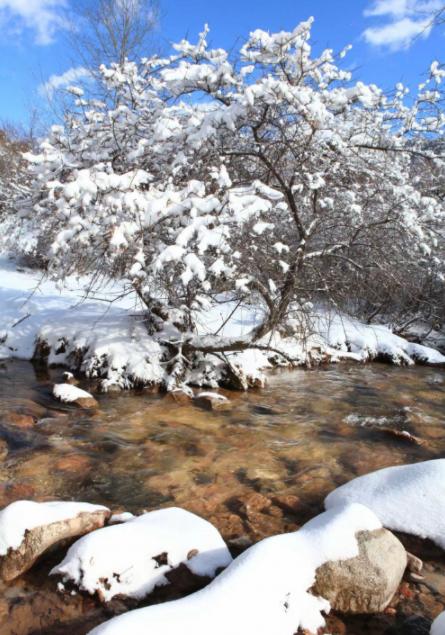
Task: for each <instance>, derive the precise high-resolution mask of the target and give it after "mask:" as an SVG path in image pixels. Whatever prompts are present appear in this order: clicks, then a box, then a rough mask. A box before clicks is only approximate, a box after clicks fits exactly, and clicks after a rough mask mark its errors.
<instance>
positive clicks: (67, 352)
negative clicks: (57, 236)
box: [0, 257, 164, 390]
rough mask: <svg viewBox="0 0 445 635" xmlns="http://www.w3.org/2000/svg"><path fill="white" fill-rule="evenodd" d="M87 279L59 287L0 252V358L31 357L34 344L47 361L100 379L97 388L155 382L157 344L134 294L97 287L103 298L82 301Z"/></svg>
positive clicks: (158, 355) (159, 369) (157, 379)
mask: <svg viewBox="0 0 445 635" xmlns="http://www.w3.org/2000/svg"><path fill="white" fill-rule="evenodd" d="M88 283H89V281H88V280H85V279H83V280H82V279H81V280H71V279H70V280H68V281H67V286H66V287H64V288H63V289H59V288H57V286H56V285H55V284H54V283H53V282H51V281H50V280H46V279H44V278H43V276H42V274H41V273H39V272H36V271H26V270H25V271H17V270H16V268H15V265H14V264H13V263H12V262H11V261H9V260H7V259H5V258H1V257H0V359H2V358H3V359H5V358H9V357H14V358H17V359H31V358H32V357H33V356H34V353H35V349H36V344H37V343H38V342H44V343H45V345H46V346H47V347H48V349H49V357H48V363H49V364H60V365H66V366H67V367H71V368H72V369H75V370H79V371H80V372H82V373H85V374H86V375H87V376H89V377H100V378H102V379H103V382H102V383H103V388H104V389H105V390H106V389H107V388H109V387H111V386H114V385H117V386H119V387H121V388H130V387H131V386H132V385H134V384H137V383H141V384H149V383H160V382H161V381H162V379H163V378H164V369H163V367H162V365H161V364H160V358H161V355H162V352H163V351H162V348H161V346H160V345H159V344H158V343H157V342H155V341H154V340H153V338H152V337H150V336H149V335H148V333H147V329H146V328H145V322H144V316H143V314H142V313H140V312H137V311H136V312H135V313H130V311H129V309H132V308H134V302H135V300H134V297H132V296H131V295H127V296H126V298H125V299H124V300H119V301H118V300H116V304H113V305H110V304H109V302H110V301H111V300H113V299H117V298H119V296H120V295H121V294H122V293H123V289H122V287H119V286H113V285H109V286H108V287H107V288H105V289H104V290H103V295H104V297H105V299H106V300H107V302H105V303H104V302H101V301H83V300H82V299H83V298H84V294H85V291H84V289H85V288H87V287H88ZM79 360H80V361H79Z"/></svg>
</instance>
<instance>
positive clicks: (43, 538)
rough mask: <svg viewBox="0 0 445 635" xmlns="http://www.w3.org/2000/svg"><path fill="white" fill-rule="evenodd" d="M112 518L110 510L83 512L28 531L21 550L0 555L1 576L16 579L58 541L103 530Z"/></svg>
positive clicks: (8, 579) (7, 580) (6, 580)
mask: <svg viewBox="0 0 445 635" xmlns="http://www.w3.org/2000/svg"><path fill="white" fill-rule="evenodd" d="M109 517H110V512H109V511H108V510H98V511H94V512H82V513H80V514H78V515H77V516H76V517H75V518H70V519H67V520H62V521H58V522H54V523H50V524H49V525H43V526H41V527H35V528H34V529H30V530H28V531H27V532H26V533H25V538H24V539H23V541H22V544H21V545H20V546H19V547H18V549H14V550H12V549H10V550H9V551H8V553H7V554H6V555H5V556H2V557H0V578H1V579H2V580H4V581H5V582H9V581H10V580H14V579H15V578H17V577H18V576H19V575H21V574H22V573H24V572H25V571H27V570H28V569H30V568H31V567H32V565H33V564H34V562H35V561H36V560H37V558H38V557H39V556H41V555H42V554H43V553H44V552H45V551H46V550H47V549H49V548H50V547H52V546H53V545H55V544H56V543H58V542H60V541H61V540H65V539H67V538H75V537H78V536H83V535H84V534H87V533H89V532H90V531H94V530H95V529H99V528H100V527H103V526H104V524H105V523H106V521H107V520H108V518H109Z"/></svg>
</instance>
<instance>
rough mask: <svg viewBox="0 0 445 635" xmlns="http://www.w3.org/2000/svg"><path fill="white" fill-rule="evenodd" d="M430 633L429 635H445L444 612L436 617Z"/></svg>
mask: <svg viewBox="0 0 445 635" xmlns="http://www.w3.org/2000/svg"><path fill="white" fill-rule="evenodd" d="M430 632H431V635H445V611H444V612H443V613H440V615H438V616H437V617H436V619H435V620H434V622H433V623H432V625H431V631H430Z"/></svg>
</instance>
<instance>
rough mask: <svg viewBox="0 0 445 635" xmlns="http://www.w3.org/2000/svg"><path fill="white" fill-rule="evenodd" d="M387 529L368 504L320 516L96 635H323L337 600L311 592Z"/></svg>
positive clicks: (105, 626)
mask: <svg viewBox="0 0 445 635" xmlns="http://www.w3.org/2000/svg"><path fill="white" fill-rule="evenodd" d="M380 527H381V525H380V523H379V521H378V520H377V518H376V517H375V516H374V514H373V513H372V512H371V511H369V510H368V509H366V508H365V507H363V506H362V505H349V506H347V507H344V508H342V509H334V510H331V511H328V512H325V513H324V514H321V515H320V516H317V517H316V518H314V519H313V520H311V521H310V522H309V523H307V524H306V525H305V526H304V527H303V528H302V529H300V530H299V531H297V532H294V533H291V534H283V535H281V536H274V537H272V538H267V539H266V540H263V541H261V542H259V543H257V544H256V545H254V546H253V547H251V548H250V549H248V550H247V551H245V552H244V553H243V554H242V555H241V556H239V557H238V558H237V559H236V560H235V561H234V562H233V563H232V564H231V565H230V567H228V568H227V569H226V570H225V571H224V572H223V573H222V574H221V575H219V576H218V577H217V578H216V579H215V580H214V581H213V582H212V583H211V584H209V585H208V586H207V587H206V588H205V589H203V590H202V591H199V592H198V593H194V594H192V595H190V596H188V597H186V598H183V599H181V600H176V601H174V602H166V603H165V604H161V605H157V606H151V607H147V608H143V609H138V610H136V611H130V612H129V613H125V614H124V615H121V616H119V617H116V618H114V619H112V620H110V621H109V622H106V623H105V624H102V625H100V626H98V627H97V628H95V629H94V630H93V631H91V635H93V634H94V635H127V634H128V633H131V635H147V633H156V635H177V634H178V633H184V635H209V634H210V633H211V634H212V635H228V634H230V635H271V633H273V634H274V635H293V634H294V633H296V632H297V630H298V628H299V627H300V626H301V627H302V628H306V629H308V630H310V631H312V632H316V631H317V629H318V628H319V627H321V626H322V625H323V624H324V618H323V616H322V615H321V611H328V610H329V603H328V602H327V601H326V600H324V599H322V598H317V597H314V596H313V595H311V594H310V593H308V589H309V588H310V587H311V586H312V584H313V582H314V580H315V571H316V569H317V568H318V567H319V566H320V565H322V564H323V563H325V562H327V561H329V560H341V559H346V558H352V557H354V556H356V555H358V545H357V541H356V539H355V534H356V533H357V532H358V531H361V530H365V529H368V530H373V529H378V528H380Z"/></svg>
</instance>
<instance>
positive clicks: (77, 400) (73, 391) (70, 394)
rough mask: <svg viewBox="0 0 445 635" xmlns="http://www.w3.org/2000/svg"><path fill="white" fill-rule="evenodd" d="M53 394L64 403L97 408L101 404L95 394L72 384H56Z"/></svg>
mask: <svg viewBox="0 0 445 635" xmlns="http://www.w3.org/2000/svg"><path fill="white" fill-rule="evenodd" d="M53 395H54V397H55V398H56V399H58V400H59V401H61V402H62V403H67V404H70V405H72V406H78V407H79V408H97V407H98V406H99V404H98V402H97V401H96V399H95V398H94V397H93V395H90V393H89V392H86V390H82V389H81V388H77V386H73V385H72V384H55V385H54V388H53Z"/></svg>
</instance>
